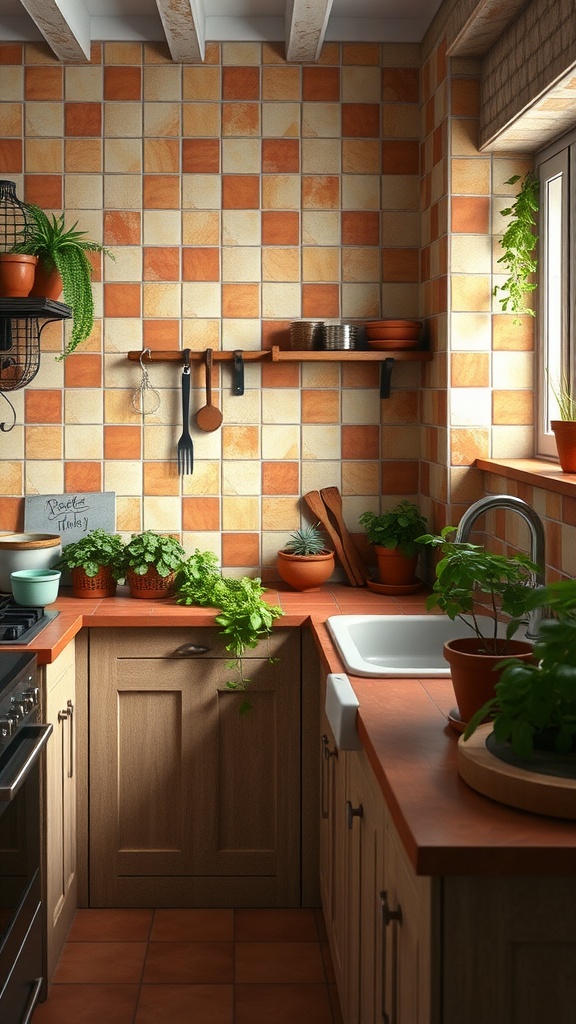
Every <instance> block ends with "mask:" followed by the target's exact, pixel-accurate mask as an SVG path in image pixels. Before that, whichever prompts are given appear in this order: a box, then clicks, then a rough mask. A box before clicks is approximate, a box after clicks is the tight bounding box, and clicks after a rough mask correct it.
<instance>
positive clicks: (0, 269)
mask: <svg viewBox="0 0 576 1024" xmlns="http://www.w3.org/2000/svg"><path fill="white" fill-rule="evenodd" d="M37 262H38V257H37V256H25V255H24V254H22V253H12V252H3V253H0V295H1V296H2V298H6V299H25V298H27V296H28V295H29V294H30V290H31V288H32V285H33V284H34V272H35V270H36V264H37Z"/></svg>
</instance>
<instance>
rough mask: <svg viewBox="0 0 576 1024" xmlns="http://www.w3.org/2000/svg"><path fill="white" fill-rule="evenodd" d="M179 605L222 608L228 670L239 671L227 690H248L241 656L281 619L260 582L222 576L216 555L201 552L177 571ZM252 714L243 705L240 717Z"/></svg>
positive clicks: (220, 622) (220, 618)
mask: <svg viewBox="0 0 576 1024" xmlns="http://www.w3.org/2000/svg"><path fill="white" fill-rule="evenodd" d="M174 589H175V592H176V600H177V602H178V604H186V605H191V604H197V605H201V606H203V607H206V606H208V607H213V608H219V609H220V613H219V615H217V616H216V622H217V623H218V625H219V626H222V630H221V632H222V635H223V636H224V637H225V638H226V641H227V642H226V649H227V650H228V651H230V653H231V654H232V655H233V660H232V661H231V662H229V665H228V667H229V668H231V669H235V670H236V675H235V676H234V677H233V678H232V679H229V680H228V682H227V684H226V685H227V686H228V688H229V689H231V690H245V689H246V688H247V686H248V684H249V682H250V680H249V679H247V678H246V677H245V675H244V672H243V669H242V655H243V654H244V652H245V650H246V649H253V648H254V647H256V646H257V644H258V643H260V641H261V640H264V639H266V637H268V636H269V635H270V630H271V629H272V626H273V624H274V621H275V620H276V619H277V618H278V617H279V616H280V615H282V614H283V613H282V609H281V608H280V607H279V606H278V605H274V604H269V603H268V601H266V599H265V597H264V594H265V592H266V591H265V588H264V587H263V586H262V583H261V581H260V579H250V578H249V577H248V576H243V577H242V578H241V579H233V578H230V577H226V576H223V575H222V573H221V571H220V569H219V567H218V559H217V558H216V555H215V554H213V552H211V551H199V550H198V548H197V549H196V551H195V552H194V554H193V555H191V556H190V557H189V558H188V559H186V561H185V562H183V563H182V564H181V565H180V566H179V568H178V569H177V571H176V578H175V583H174ZM249 710H250V702H249V701H248V700H245V701H243V702H242V704H241V705H240V713H241V714H243V713H244V712H245V711H249Z"/></svg>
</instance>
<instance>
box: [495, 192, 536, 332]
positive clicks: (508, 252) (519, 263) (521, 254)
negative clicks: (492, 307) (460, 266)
mask: <svg viewBox="0 0 576 1024" xmlns="http://www.w3.org/2000/svg"><path fill="white" fill-rule="evenodd" d="M519 180H520V175H519V174H515V175H514V176H513V177H512V178H509V179H508V181H507V182H506V183H505V184H506V185H515V184H516V182H517V181H519ZM539 188H540V183H539V181H538V179H537V178H536V177H534V175H533V174H531V173H530V172H529V173H528V174H526V175H525V176H524V178H523V180H522V185H521V187H520V191H519V192H518V195H517V196H516V199H515V201H514V202H513V203H512V206H508V207H506V209H504V210H501V211H500V212H501V213H502V215H503V216H504V217H511V218H512V219H511V220H510V223H509V224H508V227H507V228H506V231H505V232H504V234H503V236H502V239H501V241H500V245H501V247H502V249H503V255H502V256H501V257H500V259H499V260H498V263H502V264H503V265H504V267H505V268H506V272H507V273H508V278H507V279H506V281H505V282H504V284H502V285H498V284H497V285H495V286H494V292H493V294H494V295H497V294H498V292H504V293H505V294H504V297H501V298H500V299H499V302H500V305H501V306H502V309H503V310H504V312H507V311H508V309H510V311H511V312H512V313H515V314H516V316H515V319H514V323H520V321H519V319H518V317H519V316H520V315H522V314H528V316H536V314H535V312H534V310H533V309H531V307H530V306H527V305H526V301H525V297H526V295H529V294H530V292H533V291H534V290H535V288H536V283H535V282H534V281H531V280H530V277H531V275H532V274H534V273H535V272H536V269H537V267H538V260H537V259H536V258H535V256H534V249H535V248H536V243H537V241H538V235H536V234H535V233H534V228H535V226H536V221H535V219H534V214H535V213H537V211H538V208H539Z"/></svg>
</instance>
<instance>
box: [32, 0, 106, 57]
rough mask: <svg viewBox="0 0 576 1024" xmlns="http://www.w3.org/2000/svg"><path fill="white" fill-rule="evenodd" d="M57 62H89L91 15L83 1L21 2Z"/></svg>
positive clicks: (36, 0)
mask: <svg viewBox="0 0 576 1024" xmlns="http://www.w3.org/2000/svg"><path fill="white" fill-rule="evenodd" d="M21 3H22V6H23V7H24V9H25V10H26V11H27V13H28V14H29V15H30V17H31V18H32V21H33V22H34V24H35V25H36V27H37V28H38V29H39V31H40V32H41V33H42V35H43V37H44V39H45V40H46V42H47V43H48V46H49V47H50V49H51V50H52V51H53V52H54V53H55V54H56V56H57V58H58V60H61V61H66V62H69V63H71V64H78V63H84V62H85V61H87V60H90V15H89V14H88V11H87V10H86V7H85V6H84V3H83V2H82V0H21Z"/></svg>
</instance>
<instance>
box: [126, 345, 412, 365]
mask: <svg viewBox="0 0 576 1024" xmlns="http://www.w3.org/2000/svg"><path fill="white" fill-rule="evenodd" d="M241 354H242V358H243V359H244V361H245V362H251V363H253V362H265V361H267V360H269V359H271V361H272V362H273V363H309V362H314V363H321V362H324V363H357V362H373V363H382V362H384V361H385V360H386V359H394V360H398V361H399V362H400V361H402V362H429V361H430V360H431V359H432V352H423V351H419V350H414V349H412V350H410V351H408V352H405V351H399V352H395V351H394V350H389V351H384V352H373V351H366V350H364V349H338V350H334V349H332V350H330V351H326V350H323V349H322V350H319V351H316V350H308V349H281V348H279V346H278V345H273V346H272V348H271V349H258V350H252V349H248V350H246V349H242V350H241ZM128 359H130V360H131V361H132V362H135V363H139V362H140V359H143V361H144V362H145V363H149V362H150V363H181V362H182V361H183V351H182V350H181V349H179V350H168V349H144V350H142V351H137V352H135V351H131V352H129V353H128ZM233 359H234V352H233V351H226V352H221V351H217V350H213V360H214V362H215V363H225V362H232V361H233ZM203 360H204V352H199V351H196V350H192V351H191V352H190V362H192V363H198V362H203Z"/></svg>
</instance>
